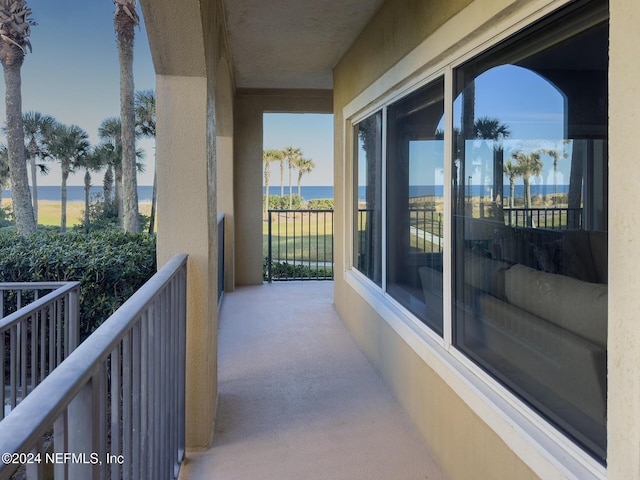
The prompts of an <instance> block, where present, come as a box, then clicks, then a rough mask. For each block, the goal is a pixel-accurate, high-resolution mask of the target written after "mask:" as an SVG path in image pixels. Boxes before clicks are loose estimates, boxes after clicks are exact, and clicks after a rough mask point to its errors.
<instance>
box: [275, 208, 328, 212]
mask: <svg viewBox="0 0 640 480" xmlns="http://www.w3.org/2000/svg"><path fill="white" fill-rule="evenodd" d="M304 212H309V213H324V212H326V213H329V212H332V213H333V210H332V209H321V210H269V213H304Z"/></svg>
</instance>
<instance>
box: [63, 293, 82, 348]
mask: <svg viewBox="0 0 640 480" xmlns="http://www.w3.org/2000/svg"><path fill="white" fill-rule="evenodd" d="M79 291H80V290H79V288H74V289H73V290H71V291H70V292H69V297H68V302H69V310H68V311H69V318H68V319H67V329H68V331H69V335H68V337H67V340H68V342H69V344H68V346H65V349H66V350H67V351H66V352H65V356H68V355H69V354H70V353H71V352H73V351H74V350H75V349H76V347H77V346H78V342H79V337H80V322H79V319H80V312H79V309H80V300H79Z"/></svg>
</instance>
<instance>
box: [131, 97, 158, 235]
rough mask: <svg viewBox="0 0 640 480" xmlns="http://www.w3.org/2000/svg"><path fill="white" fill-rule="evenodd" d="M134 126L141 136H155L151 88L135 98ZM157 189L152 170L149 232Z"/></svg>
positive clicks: (153, 103)
mask: <svg viewBox="0 0 640 480" xmlns="http://www.w3.org/2000/svg"><path fill="white" fill-rule="evenodd" d="M135 112H136V126H137V128H138V133H139V134H140V135H142V136H143V137H149V138H154V139H155V138H156V94H155V92H154V91H153V90H139V91H138V92H136V98H135ZM157 191H158V177H157V170H156V169H154V172H153V190H152V193H151V216H150V218H149V233H153V230H154V225H155V219H156V197H157Z"/></svg>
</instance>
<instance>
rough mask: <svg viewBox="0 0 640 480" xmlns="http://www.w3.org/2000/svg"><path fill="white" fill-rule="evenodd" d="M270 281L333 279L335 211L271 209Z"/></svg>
mask: <svg viewBox="0 0 640 480" xmlns="http://www.w3.org/2000/svg"><path fill="white" fill-rule="evenodd" d="M267 223H268V231H267V234H266V235H265V240H264V243H265V244H264V250H265V261H264V269H263V275H264V279H265V280H266V281H269V282H271V281H287V280H333V210H269V213H268V219H267Z"/></svg>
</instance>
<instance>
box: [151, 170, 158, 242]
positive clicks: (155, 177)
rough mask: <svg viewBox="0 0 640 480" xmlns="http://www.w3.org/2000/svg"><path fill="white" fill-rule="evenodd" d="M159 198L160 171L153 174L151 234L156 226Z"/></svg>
mask: <svg viewBox="0 0 640 480" xmlns="http://www.w3.org/2000/svg"><path fill="white" fill-rule="evenodd" d="M157 197H158V170H157V169H155V170H154V172H153V189H152V191H151V215H150V216H149V233H150V234H151V233H153V231H154V230H155V224H156V199H157Z"/></svg>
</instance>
